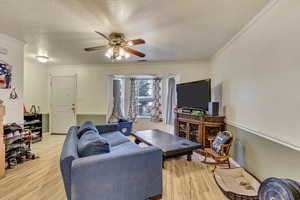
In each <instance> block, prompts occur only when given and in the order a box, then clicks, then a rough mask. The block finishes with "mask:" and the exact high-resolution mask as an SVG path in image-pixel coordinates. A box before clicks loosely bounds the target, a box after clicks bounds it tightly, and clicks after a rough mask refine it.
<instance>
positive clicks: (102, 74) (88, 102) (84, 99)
mask: <svg viewBox="0 0 300 200" xmlns="http://www.w3.org/2000/svg"><path fill="white" fill-rule="evenodd" d="M25 69H26V73H25V77H28V79H27V78H26V81H25V92H26V94H25V102H26V105H31V104H38V105H40V107H41V110H42V112H45V113H46V112H49V110H48V106H47V104H48V97H47V96H46V93H48V91H45V90H46V89H47V90H48V88H47V87H46V85H45V84H47V80H45V79H46V74H48V73H49V74H51V75H58V76H63V75H73V74H77V75H78V84H77V87H78V96H77V105H78V110H77V111H78V113H79V114H106V111H107V95H106V94H107V77H108V75H111V74H123V75H133V74H169V73H173V74H177V75H178V76H179V78H180V81H181V82H188V81H195V80H201V79H206V78H208V77H210V65H209V63H208V62H189V63H185V62H178V63H173V62H165V63H138V64H137V63H130V64H111V65H100V64H99V65H72V66H49V67H47V66H37V65H34V64H30V63H26V65H25ZM33 88H34V89H33ZM32 90H34V91H32Z"/></svg>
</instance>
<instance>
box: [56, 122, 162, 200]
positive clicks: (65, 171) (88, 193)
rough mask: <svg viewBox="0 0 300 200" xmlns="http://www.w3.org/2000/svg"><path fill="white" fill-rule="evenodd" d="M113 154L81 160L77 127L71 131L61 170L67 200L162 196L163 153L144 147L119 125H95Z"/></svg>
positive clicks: (65, 143)
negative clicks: (136, 142)
mask: <svg viewBox="0 0 300 200" xmlns="http://www.w3.org/2000/svg"><path fill="white" fill-rule="evenodd" d="M96 128H97V130H98V131H99V133H100V134H101V136H103V137H105V138H106V140H107V141H108V142H109V143H110V145H111V152H109V153H104V154H99V155H93V156H88V157H82V158H80V157H79V156H78V152H77V143H78V141H79V139H78V137H77V131H78V129H79V127H78V126H73V127H71V128H70V129H69V132H68V135H67V137H66V139H65V142H64V145H63V149H62V153H61V159H60V167H61V173H62V177H63V181H64V186H65V191H66V195H67V198H68V200H144V199H147V198H150V197H154V196H159V195H161V194H162V152H161V150H160V149H158V148H157V147H153V146H150V147H145V148H141V147H140V146H138V145H136V144H135V143H133V142H131V141H130V140H129V139H128V138H127V137H126V136H124V135H123V134H122V133H121V132H120V131H119V130H120V126H119V125H118V124H108V125H101V126H96Z"/></svg>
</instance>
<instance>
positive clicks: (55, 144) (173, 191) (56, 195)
mask: <svg viewBox="0 0 300 200" xmlns="http://www.w3.org/2000/svg"><path fill="white" fill-rule="evenodd" d="M64 138H65V136H59V135H45V137H44V139H43V141H42V142H39V143H36V144H34V145H33V150H34V152H35V153H37V154H38V156H39V157H40V158H39V159H36V160H31V161H28V162H25V163H23V164H20V165H19V166H18V167H17V168H15V169H11V170H7V172H6V177H5V178H3V179H1V180H0V199H1V200H65V199H66V196H65V192H64V187H63V182H62V178H61V175H60V170H59V155H60V151H61V148H62V144H63V141H64ZM199 159H200V158H199V156H198V155H194V156H193V161H192V162H188V161H186V159H185V158H179V159H173V160H168V161H166V163H165V169H164V170H163V200H223V199H224V200H226V199H227V198H226V197H225V196H224V195H223V194H222V192H221V191H220V190H219V189H218V187H217V185H216V184H215V182H214V179H213V176H212V173H211V168H208V167H207V166H205V165H203V164H202V163H201V162H200V160H199ZM128 189H130V188H128ZM99 200H100V199H99ZM120 200H121V199H120Z"/></svg>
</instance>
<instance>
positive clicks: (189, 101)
mask: <svg viewBox="0 0 300 200" xmlns="http://www.w3.org/2000/svg"><path fill="white" fill-rule="evenodd" d="M176 91H177V107H178V108H196V109H203V110H208V103H209V102H210V101H211V79H206V80H201V81H195V82H190V83H181V84H177V85H176Z"/></svg>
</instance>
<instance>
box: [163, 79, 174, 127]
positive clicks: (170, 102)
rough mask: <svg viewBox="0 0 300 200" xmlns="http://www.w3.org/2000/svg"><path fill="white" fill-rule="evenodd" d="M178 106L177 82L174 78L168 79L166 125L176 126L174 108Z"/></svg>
mask: <svg viewBox="0 0 300 200" xmlns="http://www.w3.org/2000/svg"><path fill="white" fill-rule="evenodd" d="M175 105H176V81H175V78H174V77H171V78H168V83H167V101H166V108H165V123H166V124H170V125H172V124H174V108H175Z"/></svg>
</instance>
